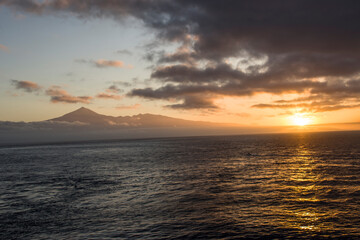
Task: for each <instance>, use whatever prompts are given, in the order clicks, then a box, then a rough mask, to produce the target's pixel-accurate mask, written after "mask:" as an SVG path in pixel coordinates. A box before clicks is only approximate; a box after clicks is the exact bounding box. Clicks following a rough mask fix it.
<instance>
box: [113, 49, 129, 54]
mask: <svg viewBox="0 0 360 240" xmlns="http://www.w3.org/2000/svg"><path fill="white" fill-rule="evenodd" d="M116 53H117V54H120V55H132V52H131V51H129V50H126V49H121V50H117V51H116Z"/></svg>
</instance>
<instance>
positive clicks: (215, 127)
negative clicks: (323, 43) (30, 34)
mask: <svg viewBox="0 0 360 240" xmlns="http://www.w3.org/2000/svg"><path fill="white" fill-rule="evenodd" d="M349 129H352V130H354V129H355V130H356V129H360V124H359V123H348V124H332V125H330V124H324V125H309V126H306V127H301V128H300V127H296V126H247V125H240V124H235V123H234V124H229V123H214V122H206V121H191V120H184V119H179V118H172V117H168V116H162V115H154V114H148V113H147V114H138V115H134V116H118V117H114V116H106V115H102V114H98V113H96V112H94V111H92V110H90V109H88V108H85V107H81V108H79V109H77V110H75V111H73V112H70V113H67V114H65V115H63V116H60V117H57V118H53V119H49V120H44V121H38V122H10V121H0V145H2V146H4V145H13V144H37V143H53V142H73V141H92V140H112V139H134V138H154V137H185V136H209V135H239V134H257V133H283V132H298V131H302V132H305V131H342V130H349Z"/></svg>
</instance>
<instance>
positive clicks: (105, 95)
mask: <svg viewBox="0 0 360 240" xmlns="http://www.w3.org/2000/svg"><path fill="white" fill-rule="evenodd" d="M96 97H97V98H102V99H114V100H120V99H122V98H123V97H122V96H120V95H116V94H109V93H99V94H97V95H96Z"/></svg>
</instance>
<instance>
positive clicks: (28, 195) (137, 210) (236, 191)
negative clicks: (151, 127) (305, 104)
mask: <svg viewBox="0 0 360 240" xmlns="http://www.w3.org/2000/svg"><path fill="white" fill-rule="evenodd" d="M329 238H330V239H331V238H333V239H360V132H333V133H297V134H274V135H249V136H222V137H189V138H168V139H165V138H163V139H147V140H146V139H144V140H129V141H124V140H123V141H112V142H92V143H77V144H59V145H42V146H22V147H3V148H0V239H329Z"/></svg>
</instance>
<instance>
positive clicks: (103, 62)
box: [94, 59, 133, 68]
mask: <svg viewBox="0 0 360 240" xmlns="http://www.w3.org/2000/svg"><path fill="white" fill-rule="evenodd" d="M94 64H95V66H97V67H99V68H104V67H117V68H133V66H132V65H130V64H128V65H126V66H125V65H124V62H122V61H113V60H104V59H99V60H97V61H95V62H94Z"/></svg>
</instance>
